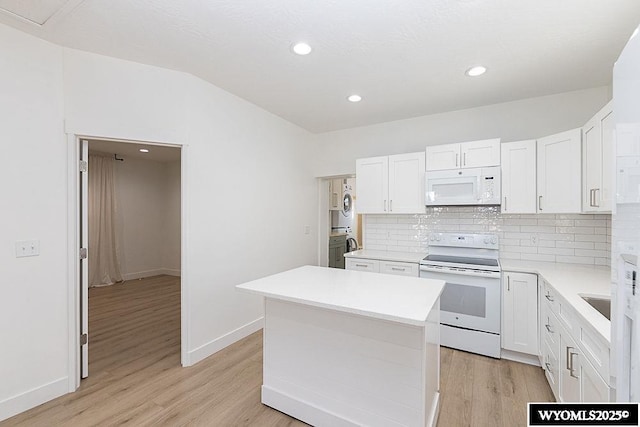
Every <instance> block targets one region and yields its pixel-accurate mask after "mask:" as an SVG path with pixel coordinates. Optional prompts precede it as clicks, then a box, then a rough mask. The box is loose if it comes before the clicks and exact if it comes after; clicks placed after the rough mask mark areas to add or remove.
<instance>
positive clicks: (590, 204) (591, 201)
mask: <svg viewBox="0 0 640 427" xmlns="http://www.w3.org/2000/svg"><path fill="white" fill-rule="evenodd" d="M589 206H591V207H593V188H592V189H590V190H589Z"/></svg>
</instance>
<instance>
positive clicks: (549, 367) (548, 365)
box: [544, 362, 551, 371]
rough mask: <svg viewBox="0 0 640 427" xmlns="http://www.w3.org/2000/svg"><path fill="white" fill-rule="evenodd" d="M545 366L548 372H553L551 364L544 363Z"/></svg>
mask: <svg viewBox="0 0 640 427" xmlns="http://www.w3.org/2000/svg"><path fill="white" fill-rule="evenodd" d="M544 366H546V367H547V371H550V370H551V364H550V363H549V362H544Z"/></svg>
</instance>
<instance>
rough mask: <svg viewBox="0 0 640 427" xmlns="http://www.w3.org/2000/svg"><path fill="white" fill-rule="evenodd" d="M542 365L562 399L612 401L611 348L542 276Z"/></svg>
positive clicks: (555, 391) (566, 400)
mask: <svg viewBox="0 0 640 427" xmlns="http://www.w3.org/2000/svg"><path fill="white" fill-rule="evenodd" d="M540 282H541V284H542V289H541V290H542V296H541V298H540V304H541V307H540V313H541V315H540V344H541V346H542V349H541V354H540V355H541V358H542V368H543V369H544V371H545V376H546V378H547V381H548V382H549V385H550V386H551V390H552V391H553V394H554V395H555V397H556V399H557V400H558V401H560V402H609V401H610V387H609V385H608V384H607V382H606V381H605V380H604V379H603V375H604V377H607V376H608V372H609V371H608V365H609V347H608V345H607V344H606V343H604V342H602V341H601V340H600V339H599V338H597V337H596V336H594V335H593V332H591V331H590V329H589V328H588V327H587V324H586V321H584V320H583V319H582V318H580V317H579V316H578V314H577V313H576V312H575V311H574V309H573V308H572V307H571V305H570V304H568V303H567V302H566V301H564V299H563V298H560V297H559V295H558V293H557V292H556V291H555V290H554V289H553V287H552V286H551V284H550V283H549V282H547V281H545V280H544V279H542V278H541V279H540Z"/></svg>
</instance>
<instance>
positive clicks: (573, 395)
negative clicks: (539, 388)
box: [559, 328, 581, 402]
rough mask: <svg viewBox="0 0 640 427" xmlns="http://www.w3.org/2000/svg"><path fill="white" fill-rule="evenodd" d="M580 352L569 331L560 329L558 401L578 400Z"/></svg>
mask: <svg viewBox="0 0 640 427" xmlns="http://www.w3.org/2000/svg"><path fill="white" fill-rule="evenodd" d="M580 363H581V360H580V353H579V351H578V346H577V345H576V343H575V342H574V341H573V339H572V338H571V337H570V336H569V333H568V332H566V331H564V328H561V329H560V367H559V370H560V401H562V402H580Z"/></svg>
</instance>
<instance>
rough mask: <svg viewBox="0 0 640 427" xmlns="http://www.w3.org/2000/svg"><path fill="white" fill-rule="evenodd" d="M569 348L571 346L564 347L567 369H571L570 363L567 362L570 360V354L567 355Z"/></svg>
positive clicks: (569, 351)
mask: <svg viewBox="0 0 640 427" xmlns="http://www.w3.org/2000/svg"><path fill="white" fill-rule="evenodd" d="M571 349H572V347H569V346H567V348H566V349H565V350H566V352H567V354H566V355H565V356H566V357H565V359H566V360H565V364H566V365H567V370H568V371H571V364H570V363H569V362H570V361H571V356H569V354H570V353H571Z"/></svg>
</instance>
